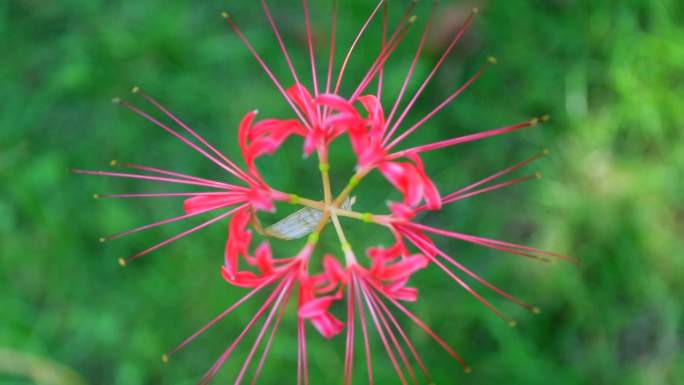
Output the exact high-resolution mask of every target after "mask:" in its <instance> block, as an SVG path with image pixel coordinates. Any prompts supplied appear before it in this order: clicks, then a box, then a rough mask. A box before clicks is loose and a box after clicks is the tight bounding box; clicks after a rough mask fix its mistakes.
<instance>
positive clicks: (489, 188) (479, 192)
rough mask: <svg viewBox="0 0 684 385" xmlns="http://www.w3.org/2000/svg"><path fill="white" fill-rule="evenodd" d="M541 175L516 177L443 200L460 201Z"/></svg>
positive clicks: (447, 201) (444, 202)
mask: <svg viewBox="0 0 684 385" xmlns="http://www.w3.org/2000/svg"><path fill="white" fill-rule="evenodd" d="M540 177H541V174H534V175H530V176H527V177H524V178H519V179H515V180H512V181H509V182H505V183H500V184H497V185H495V186H491V187H487V188H483V189H480V190H475V191H473V192H470V193H467V194H463V195H459V196H455V197H453V198H449V199H443V200H442V204H446V203H451V202H456V201H458V200H461V199H465V198H468V197H471V196H473V195H478V194H482V193H484V192H487V191H492V190H496V189H499V188H502V187H506V186H511V185H514V184H518V183H522V182H525V181H528V180H532V179H539V178H540Z"/></svg>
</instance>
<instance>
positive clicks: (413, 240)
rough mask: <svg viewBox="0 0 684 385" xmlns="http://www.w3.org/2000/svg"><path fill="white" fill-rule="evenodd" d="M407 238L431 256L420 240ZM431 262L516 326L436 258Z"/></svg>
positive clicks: (503, 318)
mask: <svg viewBox="0 0 684 385" xmlns="http://www.w3.org/2000/svg"><path fill="white" fill-rule="evenodd" d="M407 238H409V239H410V240H411V242H413V244H414V245H416V246H417V247H418V248H419V249H420V250H421V251H422V252H423V253H425V254H426V255H429V253H427V250H426V249H425V248H424V247H422V245H421V241H420V240H418V239H416V238H415V237H412V236H410V235H409V236H408V237H407ZM430 260H431V261H432V262H434V263H435V264H436V265H437V266H439V268H440V269H442V270H444V272H445V273H447V274H448V275H449V276H450V277H451V278H452V279H453V280H454V281H456V282H457V283H458V284H459V285H461V287H463V288H464V289H466V291H468V293H470V294H472V296H473V297H475V298H477V299H478V300H479V301H480V302H482V303H483V304H484V305H485V306H487V307H488V308H489V309H490V310H491V311H493V312H494V313H496V315H498V316H499V317H501V319H502V320H504V321H506V323H507V324H508V325H509V326H515V321H512V320H510V319H509V318H508V317H506V316H505V315H504V314H503V313H501V312H500V311H499V310H498V309H497V308H495V307H494V306H493V305H492V304H490V303H489V301H487V300H486V299H484V298H482V296H480V295H479V294H477V292H476V291H475V290H473V289H472V288H471V287H470V286H468V284H466V283H465V282H463V280H461V279H460V278H458V276H456V274H454V273H453V272H452V271H451V270H449V269H447V268H446V266H444V265H443V264H442V263H441V262H439V261H438V260H437V259H435V258H430Z"/></svg>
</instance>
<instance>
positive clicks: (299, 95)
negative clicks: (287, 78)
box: [287, 84, 318, 124]
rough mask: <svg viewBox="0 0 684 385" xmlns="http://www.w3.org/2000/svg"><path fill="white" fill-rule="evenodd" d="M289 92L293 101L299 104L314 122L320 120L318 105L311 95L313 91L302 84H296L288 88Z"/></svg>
mask: <svg viewBox="0 0 684 385" xmlns="http://www.w3.org/2000/svg"><path fill="white" fill-rule="evenodd" d="M287 94H288V95H289V96H290V98H291V99H292V101H293V102H295V103H296V104H297V106H298V107H299V109H300V110H302V112H303V113H304V114H305V115H306V117H307V118H308V119H309V121H310V122H311V123H312V124H315V122H317V121H318V115H317V111H318V109H317V107H316V105H315V104H314V100H313V98H312V97H311V93H309V90H307V89H306V87H304V86H303V85H301V84H295V85H294V86H292V87H290V88H288V90H287Z"/></svg>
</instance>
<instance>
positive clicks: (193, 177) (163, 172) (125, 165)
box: [110, 160, 249, 191]
mask: <svg viewBox="0 0 684 385" xmlns="http://www.w3.org/2000/svg"><path fill="white" fill-rule="evenodd" d="M110 164H111V165H113V166H122V167H128V168H135V169H138V170H145V171H149V172H156V173H158V174H164V175H171V176H176V177H179V178H184V179H189V180H194V181H197V182H203V183H207V184H210V185H213V186H215V187H220V188H226V189H231V190H241V191H249V189H248V188H247V187H242V186H236V185H233V184H228V183H223V182H216V181H213V180H209V179H204V178H198V177H195V176H190V175H185V174H179V173H177V172H171V171H166V170H160V169H158V168H152V167H146V166H139V165H137V164H130V163H121V162H117V161H115V160H113V161H111V162H110Z"/></svg>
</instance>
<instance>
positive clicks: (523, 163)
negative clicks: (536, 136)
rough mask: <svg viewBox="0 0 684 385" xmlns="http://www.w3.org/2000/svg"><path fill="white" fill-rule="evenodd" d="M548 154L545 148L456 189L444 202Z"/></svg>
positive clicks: (444, 198)
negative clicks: (526, 158)
mask: <svg viewBox="0 0 684 385" xmlns="http://www.w3.org/2000/svg"><path fill="white" fill-rule="evenodd" d="M548 154H549V151H548V150H544V151H542V153H540V154H537V155H535V156H533V157H531V158H530V159H528V160H526V161H524V162H520V163H518V164H516V165H515V166H512V167H509V168H507V169H505V170H503V171H501V172H498V173H496V174H494V175H492V176H490V177H487V178H485V179H482V180H481V181H479V182H477V183H473V184H471V185H470V186H468V187H465V188H462V189H460V190H458V191H456V192H453V193H451V194H449V195H447V196H445V197H443V198H442V202H444V201H446V200H449V199H452V198H455V197H457V196H459V195H461V194H463V193H464V192H466V191H469V190H472V189H474V188H475V187H477V186H480V185H483V184H485V183H487V182H489V181H490V180H492V179H496V178H498V177H500V176H502V175H504V174H507V173H509V172H511V171H513V170H515V169H518V168H520V167H522V166H524V165H526V164H528V163H530V162H532V161H534V160H537V159H539V158H541V157H542V156H545V155H548ZM423 207H425V208H427V206H421V209H422V210H424V208H423ZM422 210H421V211H422Z"/></svg>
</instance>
